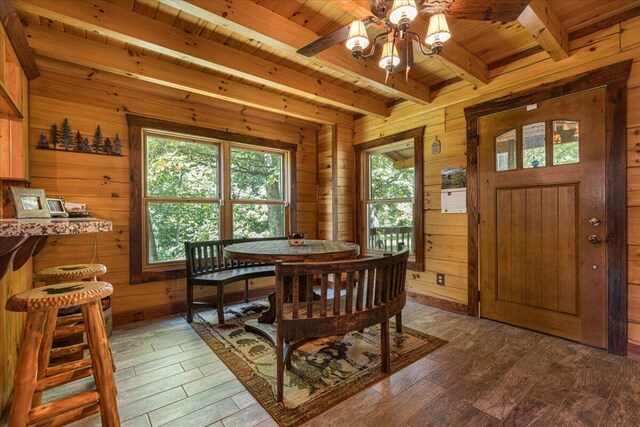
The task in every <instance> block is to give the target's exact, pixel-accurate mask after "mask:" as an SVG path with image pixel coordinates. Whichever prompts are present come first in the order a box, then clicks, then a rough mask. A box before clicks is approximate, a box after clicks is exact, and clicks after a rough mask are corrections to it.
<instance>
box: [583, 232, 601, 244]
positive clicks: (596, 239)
mask: <svg viewBox="0 0 640 427" xmlns="http://www.w3.org/2000/svg"><path fill="white" fill-rule="evenodd" d="M587 239H589V243H591V244H592V245H597V244H598V243H600V242H602V238H600V236H598V235H596V234H592V235H591V236H589V237H588V238H587Z"/></svg>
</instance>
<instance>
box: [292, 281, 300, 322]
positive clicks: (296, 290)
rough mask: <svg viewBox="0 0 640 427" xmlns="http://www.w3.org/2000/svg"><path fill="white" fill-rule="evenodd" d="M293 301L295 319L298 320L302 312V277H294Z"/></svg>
mask: <svg viewBox="0 0 640 427" xmlns="http://www.w3.org/2000/svg"><path fill="white" fill-rule="evenodd" d="M291 295H292V299H293V301H292V302H293V318H294V319H297V318H298V311H299V310H300V276H293V290H292V292H291Z"/></svg>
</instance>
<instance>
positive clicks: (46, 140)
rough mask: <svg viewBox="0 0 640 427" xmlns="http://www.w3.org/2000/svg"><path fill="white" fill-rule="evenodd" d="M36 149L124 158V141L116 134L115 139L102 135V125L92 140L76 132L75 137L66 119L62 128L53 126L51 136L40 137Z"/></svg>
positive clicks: (55, 124) (97, 128)
mask: <svg viewBox="0 0 640 427" xmlns="http://www.w3.org/2000/svg"><path fill="white" fill-rule="evenodd" d="M36 148H37V149H39V150H54V151H69V152H73V153H84V154H101V155H103V156H119V157H122V141H121V140H120V136H118V134H117V133H116V134H115V136H114V137H113V139H111V138H109V137H106V138H105V137H104V136H103V135H102V128H100V125H98V126H97V127H96V130H95V131H94V133H93V137H92V138H91V140H89V138H87V137H85V136H83V135H82V133H80V130H76V133H75V135H74V134H73V131H72V130H71V125H70V124H69V120H67V118H65V119H64V120H63V121H62V123H61V124H60V126H59V127H58V124H57V123H54V124H52V125H51V128H50V129H49V136H48V137H47V134H46V133H44V132H43V133H42V134H41V135H40V139H39V140H38V144H37V145H36Z"/></svg>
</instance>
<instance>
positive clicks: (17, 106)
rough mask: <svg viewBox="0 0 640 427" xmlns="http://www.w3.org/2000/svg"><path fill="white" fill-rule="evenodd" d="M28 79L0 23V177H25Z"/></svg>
mask: <svg viewBox="0 0 640 427" xmlns="http://www.w3.org/2000/svg"><path fill="white" fill-rule="evenodd" d="M27 91H28V80H27V78H26V76H25V73H24V71H23V70H22V67H21V66H20V62H19V61H18V57H17V55H16V53H15V51H14V49H13V46H12V45H11V42H10V41H9V38H8V37H7V33H6V32H5V30H4V28H2V27H0V179H2V178H11V179H24V178H27V175H28V170H29V168H28V167H29V165H28V161H27V153H28V141H27V135H28V132H27V129H28V127H27V117H28V114H27V111H28V110H27V102H28V92H27Z"/></svg>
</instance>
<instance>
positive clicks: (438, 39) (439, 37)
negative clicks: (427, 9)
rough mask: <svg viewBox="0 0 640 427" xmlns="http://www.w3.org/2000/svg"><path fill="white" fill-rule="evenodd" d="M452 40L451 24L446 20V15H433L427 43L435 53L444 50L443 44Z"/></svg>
mask: <svg viewBox="0 0 640 427" xmlns="http://www.w3.org/2000/svg"><path fill="white" fill-rule="evenodd" d="M450 38H451V33H450V32H449V24H447V18H445V16H444V13H436V14H433V15H431V18H430V19H429V29H428V30H427V37H426V38H425V43H427V44H429V45H431V48H432V49H433V50H434V51H437V52H439V51H441V50H442V45H443V43H444V42H446V41H447V40H449V39H450Z"/></svg>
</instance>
